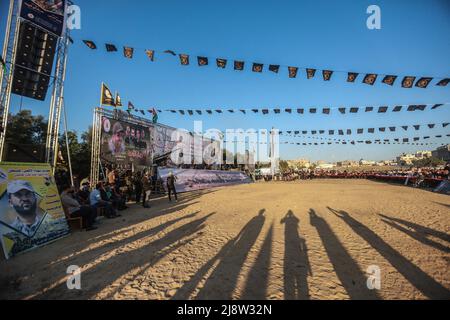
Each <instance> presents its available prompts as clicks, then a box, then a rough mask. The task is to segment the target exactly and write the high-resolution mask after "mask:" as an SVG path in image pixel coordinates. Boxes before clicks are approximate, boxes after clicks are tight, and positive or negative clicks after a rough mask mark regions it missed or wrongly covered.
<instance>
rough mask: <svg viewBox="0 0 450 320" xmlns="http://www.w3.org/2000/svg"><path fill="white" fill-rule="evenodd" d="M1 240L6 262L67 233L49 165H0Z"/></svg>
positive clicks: (5, 163) (4, 163)
mask: <svg viewBox="0 0 450 320" xmlns="http://www.w3.org/2000/svg"><path fill="white" fill-rule="evenodd" d="M0 172H1V173H0V240H1V243H2V246H3V250H4V253H5V256H6V258H10V257H12V256H14V255H16V254H18V253H21V252H24V251H27V250H30V249H33V248H35V247H38V246H41V245H43V244H45V243H47V242H50V241H53V240H55V239H57V238H60V237H62V236H64V235H67V234H68V232H69V229H68V225H67V222H66V220H65V215H64V212H63V209H62V205H61V201H60V198H59V194H58V190H57V187H56V184H55V181H54V179H53V176H52V173H51V168H50V165H48V164H27V163H8V162H3V163H2V164H0Z"/></svg>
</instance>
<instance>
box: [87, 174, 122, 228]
mask: <svg viewBox="0 0 450 320" xmlns="http://www.w3.org/2000/svg"><path fill="white" fill-rule="evenodd" d="M102 193H106V192H105V189H104V188H103V182H99V183H97V185H96V186H95V189H94V190H92V192H91V194H90V196H89V199H90V202H91V206H92V207H94V208H95V210H97V209H98V208H105V209H106V214H105V216H106V217H107V218H109V219H112V218H116V217H120V215H117V212H116V210H115V209H114V207H113V204H112V202H111V201H107V200H103V199H102Z"/></svg>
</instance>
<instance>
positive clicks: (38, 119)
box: [6, 110, 47, 145]
mask: <svg viewBox="0 0 450 320" xmlns="http://www.w3.org/2000/svg"><path fill="white" fill-rule="evenodd" d="M46 135H47V120H45V119H44V117H43V116H40V115H38V116H33V115H32V113H31V110H22V111H20V112H19V113H17V114H15V115H10V116H9V118H8V128H7V130H6V141H7V142H14V143H17V144H31V145H32V144H45V141H46Z"/></svg>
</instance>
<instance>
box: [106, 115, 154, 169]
mask: <svg viewBox="0 0 450 320" xmlns="http://www.w3.org/2000/svg"><path fill="white" fill-rule="evenodd" d="M151 131H152V130H151V128H150V127H144V126H140V125H136V124H131V123H128V122H125V121H120V120H114V119H112V118H108V117H103V118H102V136H101V149H100V158H101V159H102V160H106V161H108V162H109V163H113V164H118V165H131V164H134V165H135V166H151V164H152V144H151V141H152V138H151Z"/></svg>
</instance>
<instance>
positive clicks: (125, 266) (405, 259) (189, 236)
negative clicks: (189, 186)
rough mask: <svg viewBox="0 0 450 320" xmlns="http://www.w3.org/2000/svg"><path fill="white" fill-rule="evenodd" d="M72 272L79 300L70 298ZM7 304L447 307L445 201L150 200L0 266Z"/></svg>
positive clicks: (204, 196) (313, 190)
mask: <svg viewBox="0 0 450 320" xmlns="http://www.w3.org/2000/svg"><path fill="white" fill-rule="evenodd" d="M70 265H77V266H80V267H82V270H83V272H82V276H81V282H82V290H68V289H67V286H66V269H67V267H68V266H70ZM369 266H376V267H378V268H379V270H380V272H381V289H380V290H369V289H368V288H367V285H366V281H367V276H368V274H367V268H368V267H369ZM0 298H1V299H56V298H57V299H188V298H189V299H350V298H351V299H425V298H432V299H438V298H446V299H449V298H450V197H448V196H445V195H439V194H433V193H431V192H427V191H423V190H416V189H412V188H405V187H403V186H393V185H387V184H382V183H377V182H372V181H365V180H346V181H345V180H316V181H308V182H292V183H284V182H271V183H257V184H253V185H242V186H235V187H227V188H220V189H215V190H211V191H207V192H195V193H189V194H184V195H182V196H181V199H180V201H179V202H178V203H176V204H174V203H173V204H169V203H168V201H167V200H166V199H155V200H153V201H152V208H151V209H143V208H142V207H139V206H136V205H133V206H132V207H131V209H129V210H127V211H125V212H124V213H123V217H122V218H121V219H116V220H103V221H102V223H101V224H100V226H99V229H98V230H95V231H93V232H76V233H74V234H72V235H71V236H69V237H67V238H65V239H62V240H60V241H58V242H56V243H53V244H50V245H48V246H46V247H43V248H40V249H38V250H35V251H32V252H29V253H27V254H24V255H22V256H19V257H16V258H14V259H12V260H10V261H8V262H5V261H2V262H0Z"/></svg>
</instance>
